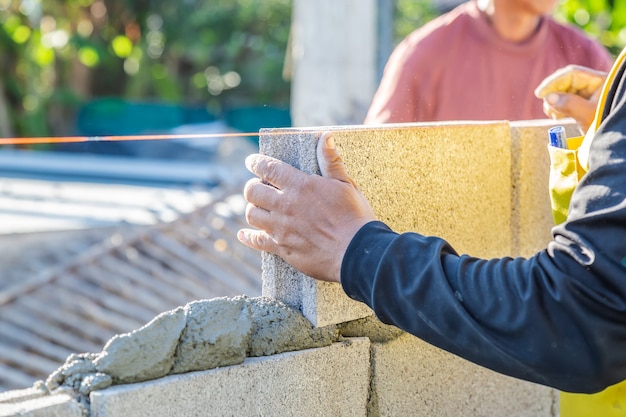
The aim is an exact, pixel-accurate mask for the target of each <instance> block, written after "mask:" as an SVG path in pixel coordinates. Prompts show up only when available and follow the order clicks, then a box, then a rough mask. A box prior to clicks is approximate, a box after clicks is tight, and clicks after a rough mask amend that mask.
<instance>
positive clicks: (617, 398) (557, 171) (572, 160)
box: [548, 49, 626, 417]
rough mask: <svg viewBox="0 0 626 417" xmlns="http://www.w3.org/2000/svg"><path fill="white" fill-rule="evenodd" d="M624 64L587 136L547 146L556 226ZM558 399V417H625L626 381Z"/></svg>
mask: <svg viewBox="0 0 626 417" xmlns="http://www.w3.org/2000/svg"><path fill="white" fill-rule="evenodd" d="M625 60H626V49H624V50H623V51H622V52H621V54H620V55H619V57H618V58H617V60H616V61H615V63H614V64H613V68H611V71H610V72H609V75H608V76H607V79H606V81H605V83H604V87H603V88H602V94H601V96H600V100H599V101H598V107H597V109H596V114H595V118H594V121H593V123H592V125H591V127H590V128H589V131H588V132H587V134H586V135H585V136H584V137H583V136H579V137H574V138H570V139H568V140H567V146H568V149H561V148H555V147H552V146H548V151H549V153H550V182H549V187H550V198H551V201H552V215H553V217H554V221H555V223H556V224H559V223H562V222H564V221H565V220H566V219H567V212H568V210H569V204H570V199H571V197H572V193H573V192H574V188H576V185H577V184H578V182H579V180H580V178H581V177H582V176H583V175H585V173H586V172H587V170H588V169H589V147H590V146H591V141H592V140H593V137H594V135H595V132H596V129H597V128H598V126H599V125H600V123H601V122H602V115H603V113H604V106H605V105H606V99H607V95H608V92H609V89H610V87H611V84H612V83H613V80H614V78H615V75H616V73H617V72H618V70H619V68H620V67H621V66H622V64H623V62H624V61H625ZM560 397H561V398H560V408H561V413H560V414H561V417H626V381H623V382H620V383H619V384H616V385H613V386H611V387H609V388H607V389H605V390H604V391H602V392H599V393H597V394H572V393H568V392H562V393H561V396H560Z"/></svg>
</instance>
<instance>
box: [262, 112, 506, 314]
mask: <svg viewBox="0 0 626 417" xmlns="http://www.w3.org/2000/svg"><path fill="white" fill-rule="evenodd" d="M322 130H332V131H333V132H335V139H336V143H337V147H338V149H339V151H340V153H341V155H342V157H343V159H344V161H345V163H346V166H347V168H348V171H349V172H350V174H351V175H352V177H353V178H354V179H355V180H356V182H357V184H358V185H359V187H360V188H361V190H362V191H363V193H364V194H365V196H366V197H367V198H368V200H369V201H370V203H371V204H372V207H373V208H374V211H375V213H376V215H377V216H378V217H379V218H380V219H381V220H382V221H384V222H386V223H387V224H389V225H390V226H391V227H392V228H394V229H395V230H396V231H399V232H404V231H417V232H419V233H422V234H426V235H437V236H442V237H444V238H445V239H447V240H448V241H449V242H450V243H451V244H452V245H453V246H454V247H455V249H456V250H457V251H458V252H459V253H467V254H470V255H474V256H480V257H495V256H503V255H509V254H510V253H511V241H512V238H511V230H512V229H511V227H512V226H511V204H512V202H511V186H512V185H511V140H510V128H509V125H508V123H507V122H480V123H469V122H464V123H448V124H441V123H423V124H403V125H384V126H380V127H372V126H344V127H332V128H328V129H326V128H322V129H320V128H318V129H315V128H309V129H299V130H295V129H276V130H264V131H262V132H261V140H260V151H261V153H264V154H266V155H270V156H273V157H275V158H277V159H280V160H283V161H286V162H288V163H290V164H291V165H293V166H295V167H297V168H299V169H301V170H303V171H304V172H307V173H311V174H317V173H319V170H318V167H317V160H316V155H315V146H316V143H317V138H318V137H319V136H320V134H321V131H322ZM263 281H264V283H263V295H265V296H269V297H275V298H277V299H279V300H281V301H283V302H285V303H287V304H289V305H291V306H293V307H295V308H299V309H300V310H301V311H302V312H303V314H304V315H305V317H307V318H308V319H309V320H310V321H311V322H312V323H313V324H314V325H316V326H325V325H328V324H336V323H342V322H346V321H350V320H355V319H359V318H362V317H366V316H367V315H370V314H371V312H370V310H369V309H368V308H366V307H364V306H363V305H362V304H359V303H355V302H354V301H352V300H350V299H348V297H346V296H345V294H344V293H343V290H341V288H340V286H339V285H337V284H326V283H318V282H314V281H312V280H311V279H310V278H308V277H306V276H303V275H302V274H300V273H299V272H297V271H295V270H293V269H292V268H291V267H290V266H289V265H287V264H285V263H284V262H283V261H282V260H280V259H278V258H277V257H274V256H271V255H267V256H264V257H263Z"/></svg>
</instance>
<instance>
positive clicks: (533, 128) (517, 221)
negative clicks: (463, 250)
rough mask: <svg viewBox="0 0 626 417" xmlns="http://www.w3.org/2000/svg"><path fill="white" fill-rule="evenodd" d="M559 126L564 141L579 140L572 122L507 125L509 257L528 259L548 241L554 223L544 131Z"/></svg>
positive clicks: (523, 122)
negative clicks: (510, 219) (509, 145)
mask: <svg viewBox="0 0 626 417" xmlns="http://www.w3.org/2000/svg"><path fill="white" fill-rule="evenodd" d="M555 125H562V126H564V127H565V131H566V133H567V136H568V137H573V136H579V135H580V129H579V128H578V125H577V124H576V123H575V122H574V121H573V120H572V119H566V120H562V121H554V120H533V121H522V122H511V140H512V155H513V159H512V162H513V166H512V177H513V182H514V184H515V187H513V190H512V192H513V195H512V199H513V213H512V216H513V223H514V233H513V235H512V238H513V242H512V243H511V245H512V247H513V251H512V255H517V256H524V257H529V256H532V255H534V254H535V253H536V252H537V251H539V250H541V249H544V248H545V247H546V246H547V244H548V242H550V240H552V234H551V233H550V231H551V229H552V227H553V225H554V221H553V219H552V211H551V208H550V195H549V193H548V179H549V174H550V157H549V155H548V130H549V129H550V128H551V127H553V126H555Z"/></svg>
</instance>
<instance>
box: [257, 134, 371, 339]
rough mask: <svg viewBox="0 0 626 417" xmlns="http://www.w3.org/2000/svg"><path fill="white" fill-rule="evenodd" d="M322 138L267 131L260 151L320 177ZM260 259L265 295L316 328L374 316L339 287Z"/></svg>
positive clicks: (269, 257) (270, 258)
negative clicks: (305, 319)
mask: <svg viewBox="0 0 626 417" xmlns="http://www.w3.org/2000/svg"><path fill="white" fill-rule="evenodd" d="M319 136H320V132H319V131H318V130H316V129H300V130H292V129H273V130H270V129H267V130H265V129H264V130H261V137H260V141H259V151H260V152H261V153H262V154H265V155H269V156H272V157H274V158H277V159H280V160H281V161H285V162H287V163H289V164H291V165H293V166H295V167H296V168H298V169H300V170H302V171H304V172H306V173H308V174H318V175H319V173H320V171H319V167H318V165H317V156H316V145H317V140H318V139H319ZM261 259H262V273H261V275H262V279H263V289H262V292H263V296H265V297H270V298H274V299H277V300H280V301H282V302H284V303H285V304H287V305H289V306H291V307H293V308H296V309H298V310H300V311H301V312H302V314H303V315H304V316H305V317H306V318H307V319H309V321H310V322H311V323H313V325H314V326H317V327H324V326H327V325H330V324H337V323H343V322H346V321H351V320H354V319H358V318H362V317H367V316H370V315H372V311H371V310H370V309H369V308H368V307H367V306H365V305H364V304H362V303H359V302H356V301H354V300H352V299H350V298H348V297H347V296H346V295H345V293H344V292H343V290H342V289H341V286H340V285H339V284H335V283H326V282H319V281H316V280H314V279H312V278H310V277H308V276H306V275H305V274H303V273H301V272H300V271H298V270H296V269H295V268H293V267H291V266H290V265H289V264H287V263H286V262H285V261H283V260H282V259H281V258H279V257H278V256H275V255H270V254H267V253H264V254H263V255H262V258H261Z"/></svg>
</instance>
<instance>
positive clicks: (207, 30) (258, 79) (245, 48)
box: [0, 0, 291, 136]
mask: <svg viewBox="0 0 626 417" xmlns="http://www.w3.org/2000/svg"><path fill="white" fill-rule="evenodd" d="M290 18H291V0H210V1H208V0H206V1H205V0H181V1H167V0H45V1H44V0H0V56H1V57H2V58H1V59H0V134H1V135H3V136H9V135H20V136H41V135H48V134H66V133H71V128H72V126H68V120H72V119H73V112H74V111H75V110H76V108H77V106H78V105H80V103H82V102H84V101H87V100H89V99H91V98H94V97H98V96H118V97H124V98H126V99H129V100H143V101H146V100H159V101H167V102H173V103H185V104H202V105H206V106H207V108H208V109H209V110H210V111H212V112H213V113H219V112H220V111H221V110H222V109H223V108H224V107H225V106H237V105H263V104H268V103H269V104H273V105H283V106H287V105H288V103H289V84H288V82H286V81H284V80H283V79H282V76H281V74H282V67H283V61H284V54H285V51H286V44H287V39H288V36H289V26H290ZM3 115H4V116H3ZM3 119H4V120H3ZM7 119H8V120H9V121H10V122H9V123H7Z"/></svg>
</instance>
